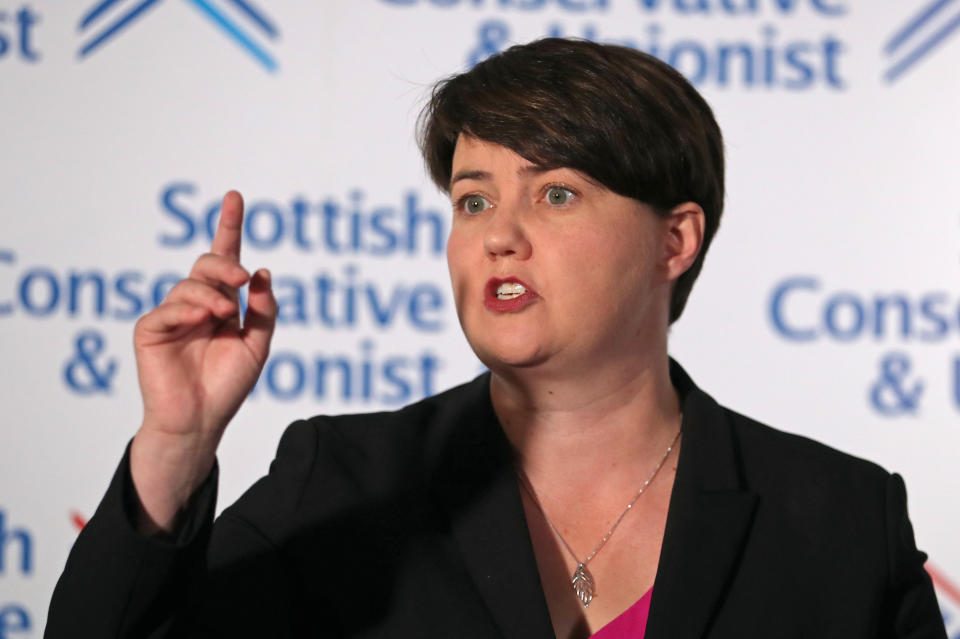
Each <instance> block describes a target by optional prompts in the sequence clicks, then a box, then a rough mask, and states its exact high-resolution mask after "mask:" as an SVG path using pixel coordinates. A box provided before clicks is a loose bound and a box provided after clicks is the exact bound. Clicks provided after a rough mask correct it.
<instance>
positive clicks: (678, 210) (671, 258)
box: [664, 202, 705, 281]
mask: <svg viewBox="0 0 960 639" xmlns="http://www.w3.org/2000/svg"><path fill="white" fill-rule="evenodd" d="M664 224H665V225H666V241H665V243H664V266H665V269H666V276H667V279H668V280H670V281H676V279H677V278H678V277H680V276H681V275H683V274H684V273H685V272H686V270H687V269H688V268H690V266H691V265H692V264H693V262H694V260H696V259H697V255H699V254H700V248H701V247H702V246H703V227H704V224H705V219H704V215H703V209H702V208H701V207H700V205H699V204H697V203H696V202H684V203H683V204H678V205H677V206H675V207H673V208H672V209H671V210H670V213H669V214H668V215H667V217H666V218H665V219H664Z"/></svg>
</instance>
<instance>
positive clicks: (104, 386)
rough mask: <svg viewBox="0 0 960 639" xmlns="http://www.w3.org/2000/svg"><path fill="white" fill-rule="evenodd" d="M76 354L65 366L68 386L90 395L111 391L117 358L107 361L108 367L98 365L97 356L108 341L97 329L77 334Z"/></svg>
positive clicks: (64, 370)
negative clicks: (102, 367)
mask: <svg viewBox="0 0 960 639" xmlns="http://www.w3.org/2000/svg"><path fill="white" fill-rule="evenodd" d="M74 344H75V345H76V354H75V356H74V358H73V359H72V360H70V361H68V362H67V364H66V365H65V366H64V367H63V378H64V381H66V383H67V386H69V387H70V388H71V389H73V390H74V391H75V392H77V393H81V394H84V395H89V394H91V393H107V392H109V391H110V382H111V381H112V379H113V375H114V373H116V372H117V363H116V361H115V360H112V359H111V360H109V361H107V362H106V367H105V368H104V369H102V370H101V369H100V368H98V367H97V362H96V360H97V358H98V357H99V356H100V354H101V353H102V352H103V349H104V346H105V344H106V341H105V340H104V339H103V336H102V335H100V333H98V332H96V331H84V332H82V333H80V334H78V335H77V338H76V341H75V342H74Z"/></svg>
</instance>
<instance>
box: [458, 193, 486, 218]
mask: <svg viewBox="0 0 960 639" xmlns="http://www.w3.org/2000/svg"><path fill="white" fill-rule="evenodd" d="M488 208H490V202H488V201H487V198H485V197H483V196H482V195H468V196H467V197H466V198H465V199H464V200H463V210H464V211H465V212H467V213H470V214H474V215H475V214H477V213H482V212H483V211H485V210H487V209H488Z"/></svg>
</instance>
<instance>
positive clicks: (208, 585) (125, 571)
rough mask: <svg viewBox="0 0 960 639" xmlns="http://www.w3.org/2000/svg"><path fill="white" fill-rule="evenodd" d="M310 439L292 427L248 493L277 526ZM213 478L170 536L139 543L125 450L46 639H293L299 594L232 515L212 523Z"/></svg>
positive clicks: (309, 430)
mask: <svg viewBox="0 0 960 639" xmlns="http://www.w3.org/2000/svg"><path fill="white" fill-rule="evenodd" d="M314 431H315V429H314V428H313V427H312V426H311V425H310V424H309V423H307V422H297V423H295V424H293V425H291V426H290V427H289V428H288V429H287V430H286V432H285V433H284V435H283V437H282V438H281V441H280V445H279V448H278V451H277V456H276V458H275V459H274V461H273V463H272V464H271V466H270V474H269V475H267V476H266V477H264V478H262V479H261V480H260V481H258V482H257V484H255V485H254V487H253V488H251V489H250V491H248V495H249V494H250V493H253V494H254V501H257V500H259V501H266V502H268V503H269V504H270V507H265V508H263V509H262V510H263V512H264V514H265V516H271V517H272V516H280V517H282V516H284V514H285V513H282V512H281V513H278V512H276V510H275V509H277V508H280V509H289V508H290V507H291V504H295V502H296V495H297V494H298V490H297V486H296V483H297V482H300V483H302V482H303V480H304V478H305V477H304V473H305V472H306V473H308V472H309V469H310V467H311V466H312V464H313V458H314V451H315V450H316V445H315V440H316V435H315V433H314ZM217 479H218V469H217V467H214V470H213V471H212V472H211V474H210V476H209V477H208V478H207V479H206V480H205V482H204V483H203V484H202V485H201V486H200V488H199V489H198V490H197V492H196V493H195V494H194V496H193V497H192V498H191V501H190V503H189V504H188V508H187V510H186V512H185V513H184V517H183V519H182V520H181V523H180V524H179V526H178V530H177V531H176V533H175V536H173V537H172V538H158V537H150V536H145V535H142V534H140V533H139V532H138V531H137V530H136V527H135V518H134V516H135V512H136V510H135V506H136V502H135V500H136V494H135V489H134V486H133V481H132V479H131V477H130V460H129V446H128V448H127V452H126V453H125V454H124V457H123V459H122V460H121V462H120V466H119V468H118V469H117V471H116V473H115V474H114V476H113V479H112V481H111V483H110V486H109V488H108V490H107V492H106V494H105V495H104V497H103V500H102V501H101V502H100V505H99V506H98V508H97V510H96V512H95V513H94V516H93V517H92V518H91V519H90V521H89V522H88V523H87V525H86V526H85V527H84V529H83V530H82V531H81V533H80V535H79V537H78V538H77V540H76V542H75V543H74V546H73V549H72V550H71V552H70V555H69V557H68V558H67V563H66V567H65V569H64V572H63V574H62V575H61V577H60V579H59V581H58V582H57V586H56V588H55V590H54V593H53V598H52V600H51V603H50V610H49V615H48V620H47V627H46V630H45V632H44V637H45V638H46V639H60V638H67V637H69V638H73V637H111V638H114V637H115V638H118V639H123V638H131V639H132V638H150V639H160V638H165V637H178V638H181V637H186V638H194V637H196V638H214V637H216V638H219V637H236V636H260V637H295V636H300V634H301V632H300V630H301V627H300V622H299V620H298V619H297V617H296V614H298V613H297V610H296V609H299V606H297V605H296V601H297V592H296V590H297V588H296V585H295V584H294V583H293V581H292V580H291V578H290V572H289V570H288V569H287V568H286V567H285V565H284V562H283V560H282V557H281V552H280V550H279V548H278V544H277V543H276V541H275V540H273V539H270V538H269V537H268V536H267V535H265V534H264V533H263V532H261V530H260V529H259V527H258V526H257V524H256V522H254V521H250V520H248V519H245V518H244V517H242V516H239V515H237V514H232V512H231V511H233V510H236V509H235V508H234V509H228V510H227V511H225V512H224V514H223V515H221V517H220V518H219V519H217V521H216V523H214V511H215V506H216V494H217ZM291 496H292V498H291ZM245 499H247V495H245V496H244V497H243V498H241V501H244V500H245ZM248 501H249V500H248ZM271 508H273V509H274V510H271ZM250 510H251V509H249V508H248V509H245V511H247V512H249V511H250ZM256 510H257V509H256V508H254V509H253V511H254V512H256ZM286 514H289V513H286Z"/></svg>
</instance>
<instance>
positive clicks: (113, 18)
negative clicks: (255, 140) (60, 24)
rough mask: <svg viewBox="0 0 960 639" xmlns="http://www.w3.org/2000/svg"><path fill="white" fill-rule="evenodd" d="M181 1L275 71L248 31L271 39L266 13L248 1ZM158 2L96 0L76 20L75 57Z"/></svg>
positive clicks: (91, 50)
mask: <svg viewBox="0 0 960 639" xmlns="http://www.w3.org/2000/svg"><path fill="white" fill-rule="evenodd" d="M181 1H182V2H186V3H187V4H189V5H191V6H192V7H193V8H195V9H196V10H197V11H198V12H199V13H200V14H201V15H203V16H204V17H206V18H207V19H208V20H209V21H210V22H211V23H212V24H213V25H214V26H215V27H216V28H217V30H218V31H220V32H221V33H222V34H223V35H224V36H225V37H227V38H228V39H230V40H232V41H233V42H234V43H236V44H237V46H239V47H240V49H242V50H243V51H245V52H246V53H247V54H248V55H249V56H250V57H251V58H252V59H253V60H254V61H256V62H257V63H258V64H259V65H260V66H262V67H263V68H264V69H266V70H267V71H268V72H270V73H274V72H276V71H277V67H278V65H277V61H276V60H275V59H274V58H273V56H271V55H270V54H269V53H268V52H267V51H266V50H265V48H264V47H263V46H262V45H261V44H259V43H258V41H257V40H256V39H255V38H254V36H253V35H252V33H259V34H260V38H261V39H263V38H266V39H267V40H272V41H275V40H276V39H277V38H278V37H279V35H280V34H279V32H278V31H277V28H276V26H275V25H274V24H273V22H271V21H270V19H269V18H268V17H267V16H266V14H264V13H263V11H261V10H260V9H257V8H256V7H254V6H253V4H252V3H251V2H250V0H181ZM162 3H163V0H100V1H99V2H97V3H96V4H95V5H94V6H92V7H91V8H90V9H89V10H88V11H87V12H86V13H85V14H84V16H83V18H81V20H80V24H79V27H78V28H79V31H80V33H82V34H84V35H85V36H87V40H86V41H85V42H84V43H83V45H82V46H81V47H80V50H79V52H78V53H77V56H78V57H79V58H81V59H83V58H86V57H87V56H89V55H91V54H93V53H95V52H96V51H98V50H99V49H100V48H101V47H102V46H103V45H104V44H106V43H107V42H109V41H111V40H113V39H114V38H116V37H117V36H118V35H120V34H121V33H123V32H124V31H126V30H127V29H128V28H129V27H130V26H131V25H132V24H134V23H135V22H137V21H139V20H140V19H141V18H143V17H144V16H145V15H147V13H148V11H150V10H151V9H153V8H155V7H156V6H157V5H160V4H162ZM87 34H89V35H87Z"/></svg>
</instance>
